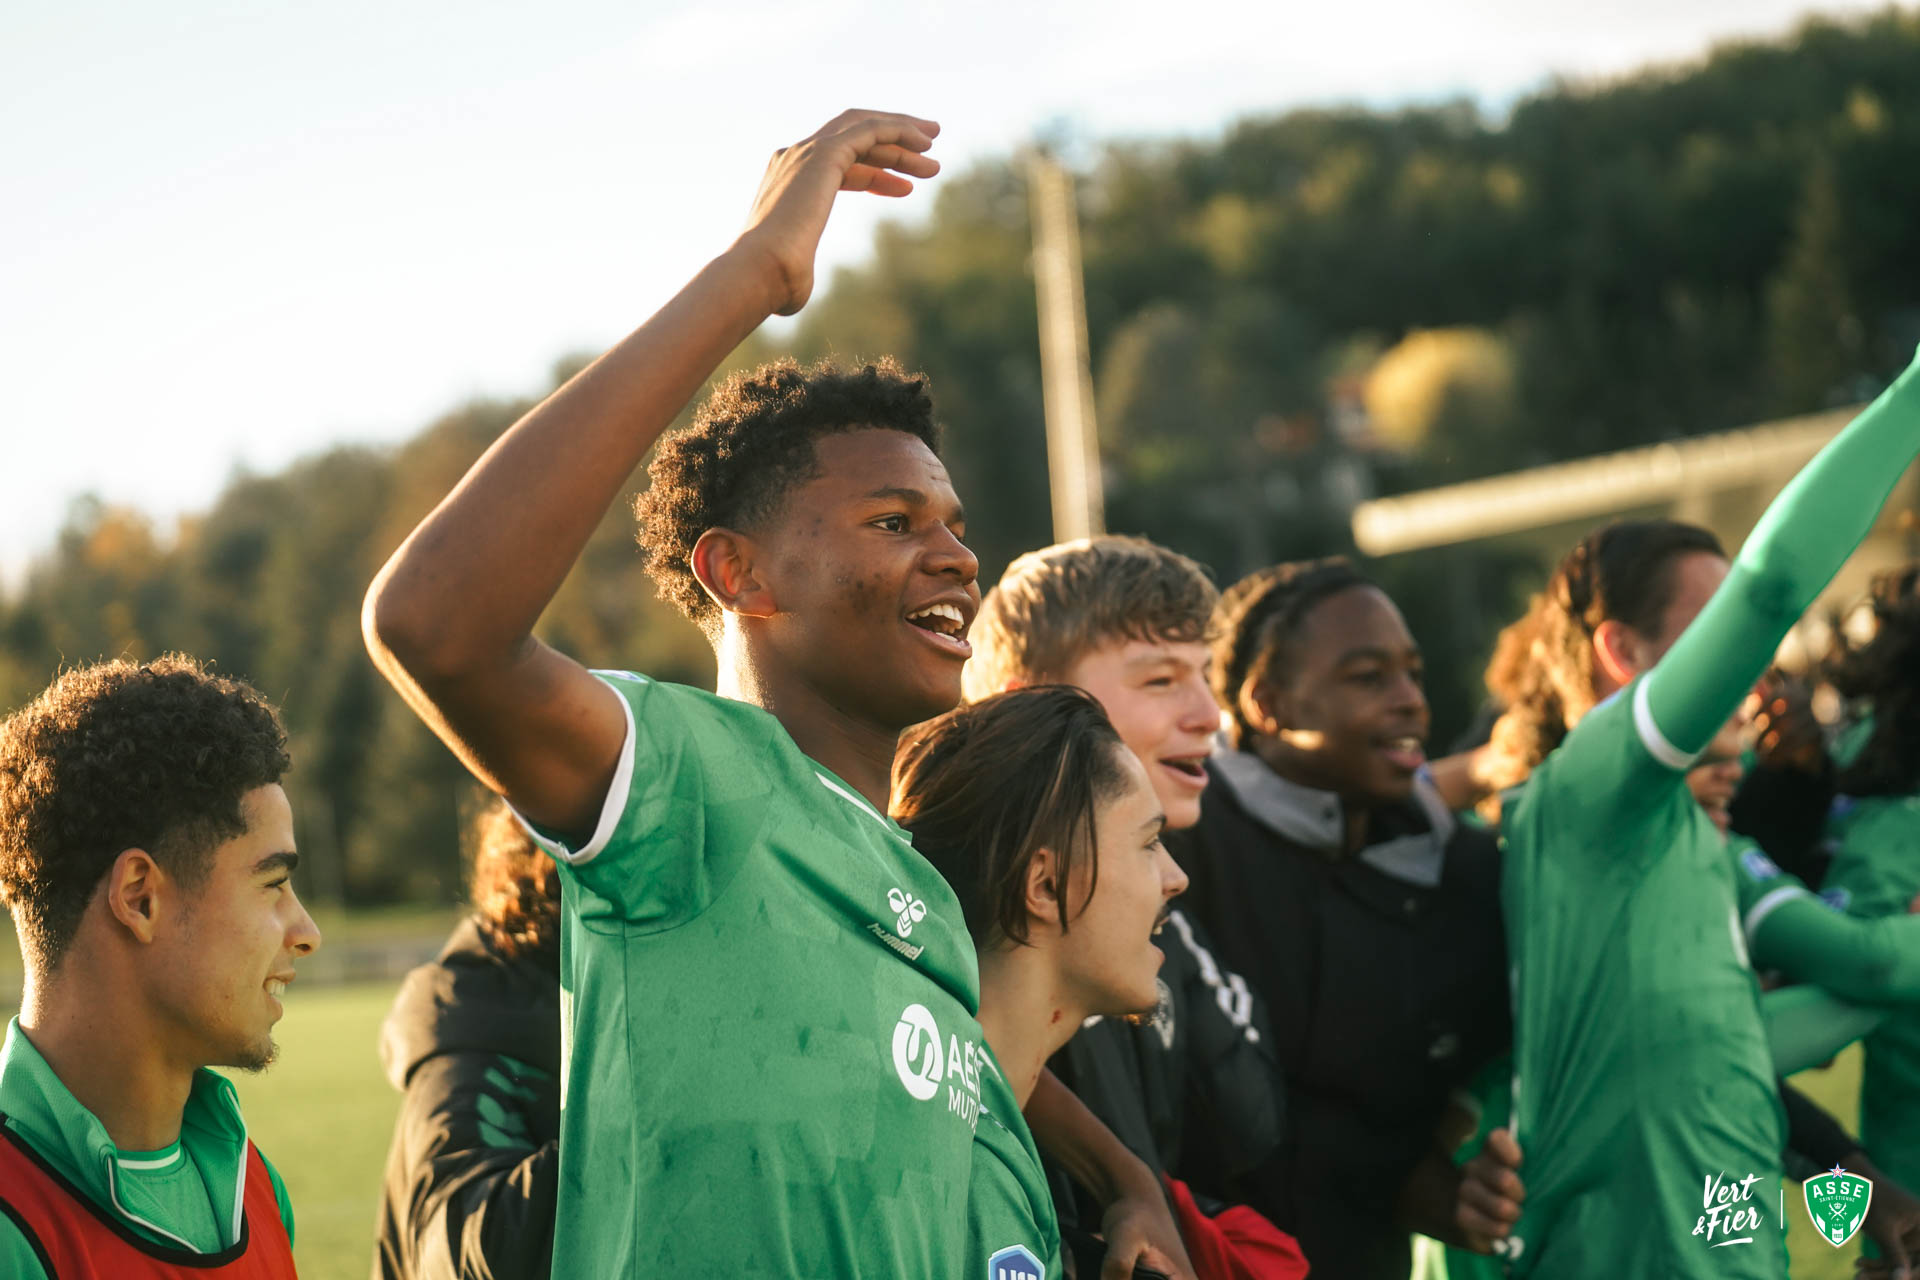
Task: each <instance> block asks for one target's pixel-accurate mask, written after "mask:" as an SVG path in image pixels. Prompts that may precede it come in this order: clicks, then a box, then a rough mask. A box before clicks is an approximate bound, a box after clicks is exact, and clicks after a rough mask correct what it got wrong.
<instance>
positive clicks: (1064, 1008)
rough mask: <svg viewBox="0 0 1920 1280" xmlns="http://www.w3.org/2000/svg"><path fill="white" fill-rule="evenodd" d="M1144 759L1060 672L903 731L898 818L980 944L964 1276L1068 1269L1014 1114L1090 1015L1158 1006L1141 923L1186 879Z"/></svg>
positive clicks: (1152, 961) (1152, 923)
mask: <svg viewBox="0 0 1920 1280" xmlns="http://www.w3.org/2000/svg"><path fill="white" fill-rule="evenodd" d="M1147 770H1148V766H1147V765H1145V764H1144V763H1143V762H1142V761H1141V760H1140V758H1139V757H1138V756H1136V755H1135V754H1134V753H1133V752H1132V751H1130V750H1128V749H1127V747H1126V745H1125V744H1124V743H1123V742H1122V741H1121V740H1120V737H1119V735H1118V734H1117V733H1115V732H1114V729H1113V726H1112V724H1111V723H1110V722H1109V721H1108V719H1107V717H1106V715H1105V713H1104V712H1102V711H1101V709H1100V704H1099V703H1098V702H1096V701H1095V700H1094V699H1093V698H1092V697H1091V696H1089V695H1088V694H1086V693H1085V692H1083V691H1081V690H1078V689H1072V688H1069V687H1066V686H1063V685H1042V686H1037V687H1034V688H1029V689H1017V690H1015V691H1013V692H1011V693H1005V694H1000V695H998V696H997V697H993V698H989V699H987V700H986V701H984V702H976V703H971V704H969V705H967V706H964V707H961V708H960V709H959V710H957V711H951V712H949V713H947V714H946V715H944V716H942V717H940V718H939V719H937V720H934V721H932V722H931V723H928V724H925V725H921V726H919V727H918V728H916V729H915V730H913V731H912V732H911V733H910V734H909V735H908V736H907V737H906V738H905V739H903V740H902V742H901V749H900V754H899V758H898V761H897V763H896V765H895V770H894V793H893V813H894V816H895V817H896V818H897V819H898V820H899V821H900V823H901V824H902V825H903V826H905V827H906V828H907V830H909V831H911V832H912V833H913V838H914V846H915V847H916V848H917V849H919V850H920V852H921V853H922V854H924V855H925V856H926V858H927V860H928V861H929V862H931V863H932V864H933V865H934V866H935V867H937V868H938V869H939V870H940V872H941V874H942V875H943V876H945V877H946V879H947V881H948V883H949V884H951V885H952V886H953V888H954V892H955V893H956V894H957V896H958V898H959V901H960V907H961V910H962V911H963V912H964V914H965V919H966V925H967V930H968V932H969V933H970V934H971V935H972V937H973V941H974V945H975V946H976V947H977V948H978V950H979V953H980V1025H981V1028H982V1029H983V1031H984V1032H985V1034H986V1038H987V1052H986V1053H985V1054H984V1055H983V1056H982V1059H981V1063H980V1067H981V1070H980V1078H981V1114H980V1125H979V1128H978V1130H977V1131H976V1134H975V1139H974V1151H973V1171H972V1178H973V1192H972V1196H971V1202H970V1206H969V1212H968V1222H967V1251H966V1257H965V1265H964V1266H963V1267H962V1268H961V1270H960V1271H959V1272H958V1273H957V1274H960V1275H963V1276H985V1277H987V1280H1044V1278H1045V1277H1047V1276H1059V1275H1060V1274H1061V1264H1060V1231H1059V1227H1058V1224H1057V1221H1056V1219H1055V1214H1054V1206H1053V1202H1052V1200H1051V1198H1050V1196H1049V1193H1048V1190H1047V1179H1046V1174H1045V1173H1044V1171H1043V1170H1042V1168H1041V1165H1040V1158H1039V1152H1038V1151H1037V1150H1036V1149H1035V1147H1034V1144H1033V1139H1032V1137H1031V1136H1030V1135H1029V1134H1028V1132H1027V1126H1026V1124H1025V1122H1024V1121H1023V1120H1022V1119H1021V1118H1020V1110H1021V1108H1022V1107H1024V1106H1025V1105H1026V1101H1027V1099H1028V1098H1029V1097H1030V1096H1031V1095H1032V1092H1033V1088H1034V1085H1035V1084H1036V1083H1037V1082H1038V1081H1039V1079H1040V1074H1041V1072H1042V1071H1043V1070H1044V1069H1045V1067H1046V1063H1047V1059H1048V1058H1049V1057H1051V1056H1052V1055H1053V1054H1054V1053H1055V1052H1057V1051H1058V1050H1059V1049H1060V1048H1061V1047H1062V1046H1063V1045H1065V1044H1066V1042H1067V1041H1068V1040H1069V1039H1071V1038H1072V1037H1073V1034H1074V1032H1076V1031H1077V1030H1079V1028H1080V1026H1081V1025H1082V1024H1083V1023H1084V1022H1085V1021H1086V1020H1087V1019H1088V1018H1091V1017H1098V1016H1106V1015H1124V1014H1134V1015H1142V1014H1148V1013H1151V1012H1152V1011H1153V1010H1154V1008H1155V1007H1156V1006H1157V1005H1158V1003H1159V1000H1160V991H1159V983H1158V979H1157V976H1156V975H1157V973H1158V971H1159V968H1160V963H1161V960H1162V955H1161V953H1160V951H1159V949H1158V948H1156V947H1155V946H1154V945H1153V943H1152V941H1151V935H1153V934H1154V933H1157V932H1158V931H1159V928H1160V926H1161V925H1162V924H1163V923H1164V922H1165V920H1166V918H1167V914H1168V911H1169V907H1168V905H1167V904H1168V902H1169V901H1170V900H1171V899H1172V898H1173V897H1174V896H1175V895H1176V894H1178V893H1179V892H1180V891H1181V890H1182V889H1184V888H1186V885H1187V878H1186V876H1185V875H1184V874H1183V873H1182V872H1181V870H1180V868H1179V867H1178V866H1177V865H1176V864H1175V863H1174V861H1173V859H1172V857H1171V856H1169V855H1168V853H1167V850H1166V846H1165V845H1164V844H1162V843H1161V842H1160V832H1161V829H1162V828H1163V827H1164V826H1165V825H1166V815H1165V813H1164V812H1163V811H1162V809H1161V807H1160V802H1159V800H1158V798H1157V797H1156V796H1155V794H1154V788H1153V786H1152V784H1151V782H1150V780H1149V778H1148V774H1147Z"/></svg>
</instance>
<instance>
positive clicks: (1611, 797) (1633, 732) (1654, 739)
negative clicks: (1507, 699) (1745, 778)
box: [1522, 677, 1694, 861]
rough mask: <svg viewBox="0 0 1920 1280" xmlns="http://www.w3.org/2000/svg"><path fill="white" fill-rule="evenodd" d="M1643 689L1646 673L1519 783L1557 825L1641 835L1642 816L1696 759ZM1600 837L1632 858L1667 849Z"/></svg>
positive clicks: (1595, 711) (1613, 850)
mask: <svg viewBox="0 0 1920 1280" xmlns="http://www.w3.org/2000/svg"><path fill="white" fill-rule="evenodd" d="M1646 690H1647V682H1646V679H1645V677H1641V678H1639V679H1636V680H1635V681H1634V682H1633V683H1632V684H1629V685H1628V686H1627V687H1626V688H1624V689H1621V690H1619V691H1618V692H1617V693H1615V694H1614V695H1613V696H1612V697H1610V698H1607V699H1606V700H1605V701H1603V702H1602V703H1601V704H1600V705H1599V706H1597V707H1595V708H1594V709H1593V710H1592V711H1590V712H1588V713H1587V714H1586V716H1584V717H1583V718H1582V719H1581V721H1580V723H1579V724H1577V725H1575V726H1574V728H1573V732H1572V733H1570V734H1568V735H1567V739H1566V741H1564V742H1562V743H1561V744H1560V746H1559V747H1558V748H1556V749H1555V750H1554V751H1553V752H1552V753H1551V754H1550V755H1548V757H1547V759H1546V761H1545V762H1544V763H1543V764H1542V766H1541V767H1540V768H1539V769H1537V770H1535V772H1534V775H1533V777H1532V778H1530V779H1529V780H1528V782H1527V783H1526V784H1525V785H1524V786H1523V787H1522V791H1529V790H1531V791H1534V793H1535V794H1534V797H1533V798H1534V800H1535V802H1536V803H1538V804H1541V805H1543V806H1545V807H1547V808H1549V809H1550V810H1551V812H1552V813H1553V814H1554V815H1555V820H1556V822H1557V823H1560V824H1577V825H1578V826H1579V827H1580V828H1581V829H1584V830H1588V831H1594V832H1606V833H1619V834H1621V835H1626V834H1628V833H1636V834H1637V831H1636V829H1637V828H1638V826H1639V824H1640V823H1641V821H1642V819H1643V817H1644V816H1645V814H1646V813H1647V812H1648V811H1649V810H1650V809H1652V808H1653V807H1655V806H1657V805H1659V804H1661V803H1663V802H1664V800H1665V797H1666V793H1667V790H1668V788H1670V787H1671V786H1672V785H1673V780H1674V775H1676V774H1682V773H1685V772H1686V771H1687V770H1688V769H1689V768H1691V767H1692V765H1693V759H1694V758H1693V757H1692V756H1690V755H1688V754H1687V753H1686V752H1683V751H1681V750H1680V749H1679V748H1677V747H1675V746H1674V745H1673V744H1672V743H1670V742H1668V741H1667V739H1666V738H1665V736H1664V735H1662V733H1661V732H1660V727H1659V726H1658V725H1657V724H1655V723H1654V721H1653V713H1652V711H1651V710H1649V709H1648V706H1647V694H1646ZM1547 793H1551V794H1550V796H1549V795H1548V794H1547ZM1600 843H1601V844H1603V845H1608V846H1610V848H1609V853H1610V854H1612V855H1615V856H1623V857H1624V858H1626V859H1627V860H1634V861H1637V860H1638V859H1639V858H1642V857H1650V856H1657V855H1658V854H1659V853H1661V852H1663V850H1662V849H1661V848H1659V847H1658V843H1657V842H1646V841H1642V842H1640V846H1641V847H1631V846H1622V845H1621V844H1619V843H1617V842H1615V841H1612V840H1602V841H1601V842H1600Z"/></svg>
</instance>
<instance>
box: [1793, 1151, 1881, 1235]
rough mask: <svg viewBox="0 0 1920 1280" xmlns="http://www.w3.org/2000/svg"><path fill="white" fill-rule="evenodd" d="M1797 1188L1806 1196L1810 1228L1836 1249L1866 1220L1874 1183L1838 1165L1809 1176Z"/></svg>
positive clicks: (1871, 1200) (1871, 1201)
mask: <svg viewBox="0 0 1920 1280" xmlns="http://www.w3.org/2000/svg"><path fill="white" fill-rule="evenodd" d="M1800 1189H1801V1191H1802V1192H1803V1193H1804V1194H1805V1195H1806V1197H1807V1216H1808V1217H1809V1218H1812V1219H1813V1229H1814V1230H1815V1231H1818V1232H1819V1233H1820V1238H1821V1239H1822V1240H1825V1241H1826V1242H1827V1243H1828V1244H1830V1245H1832V1246H1833V1247H1834V1248H1836V1249H1837V1248H1839V1247H1840V1246H1841V1245H1843V1244H1845V1243H1846V1242H1847V1241H1849V1240H1851V1239H1853V1234H1854V1232H1856V1231H1858V1230H1860V1224H1861V1223H1863V1222H1865V1221H1866V1220H1867V1206H1868V1205H1870V1204H1872V1203H1873V1183H1871V1182H1869V1181H1867V1180H1866V1179H1865V1178H1863V1177H1861V1176H1860V1175H1859V1174H1857V1173H1848V1172H1847V1171H1846V1170H1845V1169H1842V1168H1840V1167H1839V1166H1838V1165H1835V1166H1834V1167H1833V1168H1832V1169H1831V1170H1829V1171H1828V1172H1826V1173H1822V1174H1816V1175H1815V1176H1813V1177H1811V1178H1808V1179H1807V1180H1806V1182H1805V1183H1804V1184H1803V1185H1802V1186H1801V1188H1800Z"/></svg>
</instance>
